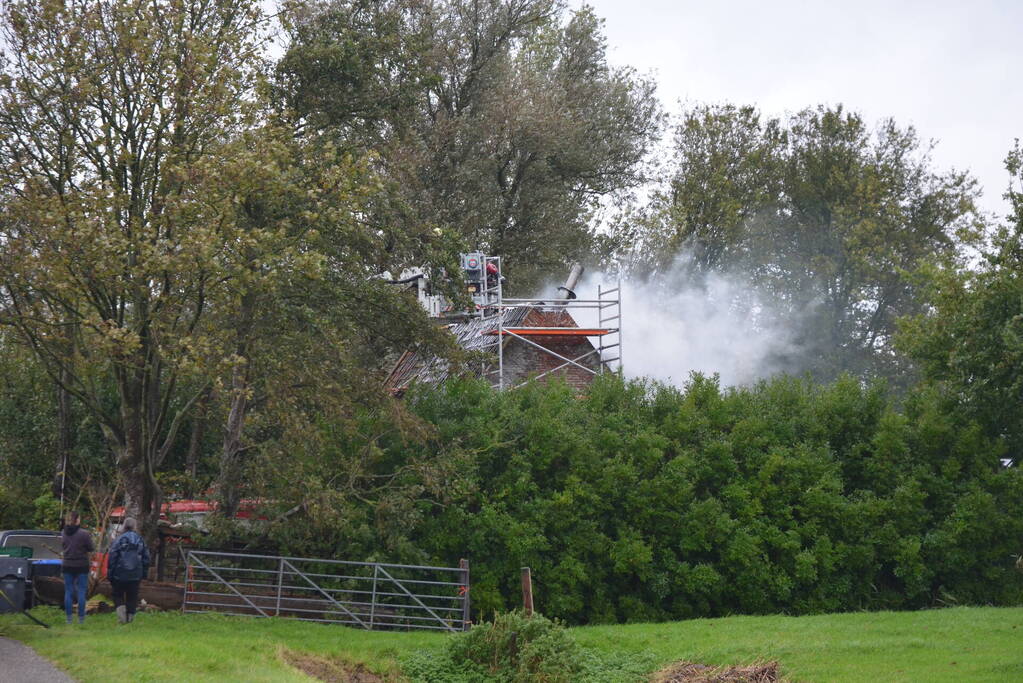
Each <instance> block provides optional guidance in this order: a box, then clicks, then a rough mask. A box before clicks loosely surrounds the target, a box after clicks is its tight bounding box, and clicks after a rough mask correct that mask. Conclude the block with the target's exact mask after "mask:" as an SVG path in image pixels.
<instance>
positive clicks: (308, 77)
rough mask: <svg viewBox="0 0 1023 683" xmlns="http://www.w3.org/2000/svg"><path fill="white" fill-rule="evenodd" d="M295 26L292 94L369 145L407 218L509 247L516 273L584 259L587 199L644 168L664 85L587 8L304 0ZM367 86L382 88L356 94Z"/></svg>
mask: <svg viewBox="0 0 1023 683" xmlns="http://www.w3.org/2000/svg"><path fill="white" fill-rule="evenodd" d="M294 26H295V28H294V30H293V32H292V43H291V45H290V48H289V50H288V53H287V55H286V56H285V58H284V59H283V60H282V61H281V63H280V64H279V76H280V83H281V90H282V93H283V96H282V97H283V100H284V101H285V102H287V103H288V104H289V105H290V106H291V107H292V108H293V109H294V110H296V111H297V112H298V113H299V114H300V115H301V116H302V117H303V119H304V120H305V121H307V122H308V124H309V125H310V126H318V127H320V128H321V129H324V130H325V129H328V128H332V129H333V130H334V131H335V132H336V134H337V135H338V136H340V137H341V138H342V139H343V140H345V141H347V144H357V143H361V144H364V145H366V146H368V147H371V148H373V149H375V150H376V151H377V152H378V154H379V155H380V162H379V163H380V166H381V167H382V168H383V169H385V171H386V175H387V177H389V178H390V179H391V180H392V181H393V182H394V183H395V187H396V188H397V189H398V190H400V193H399V194H400V196H401V197H402V198H403V200H404V204H405V205H406V206H407V207H410V211H409V214H408V215H407V216H406V220H410V221H418V222H421V223H424V224H428V225H433V226H437V227H439V228H442V229H453V231H454V232H455V234H457V235H458V236H460V237H461V238H462V239H463V240H464V241H465V242H466V244H467V246H472V247H478V248H481V249H484V250H486V251H488V252H489V253H494V254H499V255H502V256H504V257H505V258H506V259H507V261H506V262H507V270H508V273H509V274H512V273H513V274H514V278H513V284H517V285H519V286H521V287H523V288H528V287H529V286H531V285H533V284H536V283H537V281H538V280H540V279H541V278H542V277H543V276H544V275H545V274H547V273H549V272H550V271H552V270H560V268H562V267H563V264H564V263H565V261H566V260H567V259H571V258H586V257H588V256H590V255H591V254H592V253H593V252H594V248H595V246H594V245H595V233H594V230H593V223H592V221H591V218H592V214H593V212H594V211H596V210H597V209H598V208H600V206H601V203H602V202H603V201H605V200H607V199H608V198H609V197H614V196H616V195H621V194H622V193H625V192H627V191H629V190H630V189H632V188H635V187H636V186H638V185H639V184H640V183H641V182H642V181H643V172H642V171H643V168H642V161H643V159H644V157H645V155H646V153H647V151H648V150H649V148H650V145H651V144H652V143H653V141H654V139H655V136H656V134H657V132H658V126H659V122H660V116H659V110H658V105H657V102H656V99H655V97H654V86H653V84H652V82H650V81H648V80H645V79H643V78H640V77H638V76H637V75H636V74H635V73H634V72H633V71H632V70H630V69H626V68H616V67H612V66H610V65H609V64H608V63H607V60H606V41H605V39H604V36H603V34H602V29H601V25H600V21H599V20H598V19H597V18H596V17H595V16H594V15H593V13H592V11H591V10H589V9H583V10H580V11H578V12H575V13H572V14H571V15H570V16H567V17H566V15H565V10H564V6H563V5H562V4H561V3H560V2H555V1H553V0H486V1H484V2H477V1H475V0H473V1H469V0H444V1H442V2H436V3H428V4H423V3H412V2H406V1H401V0H381V1H379V2H371V3H362V2H349V1H348V0H335V1H332V2H322V3H311V4H309V5H304V6H303V9H302V11H301V12H299V13H298V14H297V15H296V17H295V20H294ZM369 26H372V27H374V29H377V30H380V31H381V33H378V34H375V35H372V36H368V35H367V34H366V33H365V32H364V29H365V28H366V27H369ZM329 85H333V86H335V87H333V88H331V89H327V88H326V87H324V86H329ZM363 85H367V86H368V87H369V90H368V92H370V93H373V96H372V97H367V96H362V97H352V96H351V93H352V91H353V90H356V89H358V88H359V87H360V86H363ZM367 129H369V130H370V131H371V133H368V134H367ZM360 136H361V137H360ZM342 144H344V143H342Z"/></svg>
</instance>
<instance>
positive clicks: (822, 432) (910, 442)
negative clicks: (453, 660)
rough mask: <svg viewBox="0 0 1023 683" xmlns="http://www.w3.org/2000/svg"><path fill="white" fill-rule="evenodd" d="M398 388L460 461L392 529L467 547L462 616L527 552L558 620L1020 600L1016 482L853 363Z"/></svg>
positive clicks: (489, 602) (397, 447) (507, 595)
mask: <svg viewBox="0 0 1023 683" xmlns="http://www.w3.org/2000/svg"><path fill="white" fill-rule="evenodd" d="M409 400H410V401H411V406H412V407H413V409H414V410H415V411H416V412H417V413H418V414H419V415H420V416H421V417H423V418H425V419H426V420H427V421H429V422H430V423H432V424H433V425H434V426H435V427H436V429H437V436H436V438H435V439H433V440H432V441H431V444H432V445H431V446H428V447H426V448H427V449H429V448H433V449H439V450H447V451H452V450H457V451H460V452H461V453H462V455H463V456H464V455H469V456H471V457H469V458H465V459H464V460H463V461H464V462H468V463H472V464H470V465H468V466H467V467H468V469H469V470H470V471H467V472H463V473H462V474H463V475H464V476H465V477H467V478H468V479H469V480H470V482H471V484H472V485H471V486H468V487H466V486H465V485H464V482H463V483H462V486H461V488H462V489H463V490H466V491H468V493H466V494H464V495H461V496H460V497H459V498H458V499H457V500H454V501H451V502H449V503H448V504H447V505H446V506H438V505H436V504H429V505H426V504H425V503H424V505H423V508H422V510H421V516H420V517H419V521H418V523H417V524H416V527H415V529H410V530H409V532H410V538H409V541H410V542H411V545H412V546H415V547H417V548H418V549H419V550H420V551H421V552H423V553H424V556H426V557H429V558H431V559H434V560H437V561H446V562H452V561H456V560H457V558H459V557H462V556H468V557H469V558H470V560H471V563H472V575H473V599H474V606H475V607H476V608H478V609H479V610H481V611H482V612H483V613H489V612H490V611H491V610H496V609H506V608H510V607H514V606H515V605H516V604H517V603H518V600H519V595H520V589H519V568H520V567H522V566H527V565H528V566H530V567H532V569H533V572H534V576H535V580H536V593H537V604H538V608H540V609H542V610H543V611H544V612H545V613H546V614H549V615H552V616H557V617H560V618H563V619H566V620H568V621H570V622H574V623H582V622H589V623H599V622H614V621H636V620H660V619H679V618H690V617H703V616H718V615H726V614H736V613H774V612H788V613H796V614H801V613H811V612H832V611H843V610H873V609H912V608H922V607H928V606H932V605H945V604H953V603H960V604H964V603H969V604H996V605H1005V604H1020V603H1021V602H1023V574H1021V573H1020V572H1019V571H1016V570H1015V568H1014V563H1015V558H1014V557H1013V555H1014V554H1016V553H1020V552H1021V551H1023V477H1021V476H1020V471H1019V469H1018V468H1017V467H1012V468H1008V469H1006V468H1003V467H1002V466H1001V465H1000V462H999V457H1000V456H1002V455H1004V453H1003V452H1002V450H1001V447H1000V445H999V444H998V443H997V442H993V441H991V440H989V439H987V438H985V437H984V436H983V434H982V433H981V432H980V430H979V429H978V428H977V427H975V426H973V425H970V424H962V423H960V422H958V421H957V420H956V419H955V417H954V416H951V415H949V414H947V413H946V412H945V411H944V410H943V409H942V408H941V405H942V402H941V401H940V400H939V397H937V396H934V395H932V394H927V393H920V394H916V395H913V396H911V397H910V398H908V399H906V401H905V402H904V404H903V405H902V406H901V407H900V408H899V409H898V410H896V409H895V408H894V407H893V406H892V405H891V404H890V402H889V400H888V399H887V398H886V394H885V392H884V390H883V388H882V387H878V386H875V387H864V386H862V385H861V384H860V383H859V382H857V381H856V380H853V379H844V380H840V381H838V382H836V383H835V384H832V385H829V386H819V385H814V384H812V383H810V382H807V381H803V380H798V379H793V378H780V379H776V380H773V381H770V382H766V383H763V384H760V385H757V386H755V387H752V388H745V389H735V390H727V391H725V390H722V389H720V388H719V387H718V385H717V383H716V382H715V381H713V380H710V379H705V378H701V377H695V378H694V379H692V381H691V382H689V383H688V384H687V385H686V386H685V388H684V389H682V390H678V389H674V388H671V387H664V386H656V385H647V384H644V383H638V382H632V383H626V382H622V381H620V380H618V379H617V378H609V379H607V380H604V381H600V382H598V383H597V384H595V385H594V386H593V388H592V389H591V391H590V392H589V393H588V394H587V395H585V396H582V397H577V396H576V395H574V394H573V392H572V391H571V389H569V388H568V387H565V386H557V385H555V386H542V385H537V386H530V387H527V388H523V389H520V390H517V391H512V392H506V393H504V394H496V393H494V392H492V391H490V390H489V389H488V388H487V387H485V386H481V385H480V384H476V383H471V382H467V383H455V384H450V385H448V386H447V388H446V389H444V390H441V391H436V392H422V393H419V394H416V395H414V396H412V397H411V398H410V399H409ZM423 448H424V447H423V446H414V445H410V444H402V443H397V442H396V443H393V444H390V445H389V446H388V450H389V451H390V454H391V457H397V459H398V460H402V459H404V458H408V459H412V458H423V457H427V456H428V455H429V454H426V453H423V452H422V449H423Z"/></svg>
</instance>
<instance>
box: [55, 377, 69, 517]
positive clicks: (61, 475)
mask: <svg viewBox="0 0 1023 683" xmlns="http://www.w3.org/2000/svg"><path fill="white" fill-rule="evenodd" d="M67 375H68V371H67V369H66V368H62V369H61V381H60V382H59V383H58V385H57V458H56V463H55V470H54V476H53V486H52V489H53V497H54V498H56V499H58V500H60V501H61V508H62V514H63V507H64V506H63V502H64V497H65V492H66V490H67V472H68V468H69V467H70V466H71V449H72V448H73V447H74V427H73V425H72V422H71V420H72V416H71V392H70V391H68V390H67V386H68V384H69V383H70V378H69V377H68V376H67ZM57 522H58V525H59V523H60V520H57Z"/></svg>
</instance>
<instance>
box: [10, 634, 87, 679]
mask: <svg viewBox="0 0 1023 683" xmlns="http://www.w3.org/2000/svg"><path fill="white" fill-rule="evenodd" d="M0 662H2V664H0V683H74V679H72V678H69V677H68V675H67V674H66V673H64V672H63V671H61V670H60V669H58V668H57V667H55V666H54V665H53V664H51V663H50V661H49V660H48V659H43V658H42V657H40V656H39V655H37V654H36V652H35V650H33V649H32V648H30V647H29V646H28V645H24V644H22V643H19V642H18V641H16V640H11V639H10V638H0Z"/></svg>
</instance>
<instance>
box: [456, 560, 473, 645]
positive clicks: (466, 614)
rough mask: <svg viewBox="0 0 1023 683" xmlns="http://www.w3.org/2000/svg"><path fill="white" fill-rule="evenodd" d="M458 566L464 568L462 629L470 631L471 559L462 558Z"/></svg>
mask: <svg viewBox="0 0 1023 683" xmlns="http://www.w3.org/2000/svg"><path fill="white" fill-rule="evenodd" d="M458 567H459V569H461V570H462V630H463V631H468V630H469V627H470V626H471V625H472V622H471V621H470V620H469V608H470V606H471V605H470V602H469V560H467V559H465V558H462V559H461V560H459V561H458Z"/></svg>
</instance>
